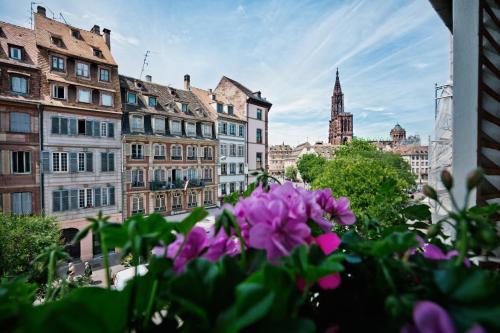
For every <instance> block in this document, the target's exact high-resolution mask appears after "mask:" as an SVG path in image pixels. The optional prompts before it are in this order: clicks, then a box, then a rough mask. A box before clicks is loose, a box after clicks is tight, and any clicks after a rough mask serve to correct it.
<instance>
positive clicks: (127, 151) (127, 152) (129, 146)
mask: <svg viewBox="0 0 500 333" xmlns="http://www.w3.org/2000/svg"><path fill="white" fill-rule="evenodd" d="M130 155H132V144H130V143H126V144H125V156H130Z"/></svg>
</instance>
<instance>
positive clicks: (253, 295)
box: [236, 283, 274, 330]
mask: <svg viewBox="0 0 500 333" xmlns="http://www.w3.org/2000/svg"><path fill="white" fill-rule="evenodd" d="M273 300H274V293H273V292H269V291H268V290H267V289H266V288H265V287H264V286H262V285H260V284H257V283H244V284H242V285H240V286H239V287H238V288H237V289H236V309H237V317H236V323H237V324H236V325H237V327H238V330H241V329H243V328H245V327H247V326H249V325H251V324H253V323H255V322H256V321H258V320H260V319H262V318H263V317H264V316H266V315H267V314H268V312H269V310H270V309H271V307H272V305H273Z"/></svg>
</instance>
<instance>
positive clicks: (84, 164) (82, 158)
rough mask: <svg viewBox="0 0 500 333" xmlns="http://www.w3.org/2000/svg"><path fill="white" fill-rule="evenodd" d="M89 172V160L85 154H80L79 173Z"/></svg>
mask: <svg viewBox="0 0 500 333" xmlns="http://www.w3.org/2000/svg"><path fill="white" fill-rule="evenodd" d="M86 170H87V159H86V154H85V153H78V171H79V172H85V171H86Z"/></svg>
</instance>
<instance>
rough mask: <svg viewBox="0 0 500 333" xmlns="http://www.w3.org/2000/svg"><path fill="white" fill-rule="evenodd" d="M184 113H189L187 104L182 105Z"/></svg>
mask: <svg viewBox="0 0 500 333" xmlns="http://www.w3.org/2000/svg"><path fill="white" fill-rule="evenodd" d="M182 112H184V113H186V112H188V105H187V104H186V103H182Z"/></svg>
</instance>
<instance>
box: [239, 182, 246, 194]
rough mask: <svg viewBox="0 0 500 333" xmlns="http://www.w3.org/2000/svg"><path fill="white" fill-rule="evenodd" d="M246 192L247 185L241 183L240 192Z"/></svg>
mask: <svg viewBox="0 0 500 333" xmlns="http://www.w3.org/2000/svg"><path fill="white" fill-rule="evenodd" d="M244 190H245V183H244V182H240V191H242V192H243V191H244Z"/></svg>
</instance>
